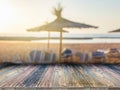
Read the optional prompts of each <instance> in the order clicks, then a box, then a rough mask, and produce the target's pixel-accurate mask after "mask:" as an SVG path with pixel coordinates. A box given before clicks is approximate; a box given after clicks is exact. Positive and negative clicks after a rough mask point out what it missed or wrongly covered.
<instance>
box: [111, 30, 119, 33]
mask: <svg viewBox="0 0 120 90" xmlns="http://www.w3.org/2000/svg"><path fill="white" fill-rule="evenodd" d="M112 32H113V33H114V32H116V33H120V29H117V30H113V31H110V33H112Z"/></svg>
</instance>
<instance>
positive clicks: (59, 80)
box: [0, 65, 120, 90]
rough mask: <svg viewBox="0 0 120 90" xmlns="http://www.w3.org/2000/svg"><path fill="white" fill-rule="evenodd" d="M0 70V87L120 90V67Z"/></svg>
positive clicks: (50, 67)
mask: <svg viewBox="0 0 120 90" xmlns="http://www.w3.org/2000/svg"><path fill="white" fill-rule="evenodd" d="M1 67H4V68H1V69H0V87H1V88H8V89H9V88H13V89H25V88H26V89H27V88H34V89H45V90H46V89H55V90H56V89H71V90H73V89H81V90H90V89H91V90H96V89H97V90H99V89H100V90H101V89H102V90H108V89H113V90H114V89H115V88H118V89H120V88H119V87H120V65H35V66H33V65H26V66H25V65H13V66H8V67H6V66H4V65H3V66H2V65H1Z"/></svg>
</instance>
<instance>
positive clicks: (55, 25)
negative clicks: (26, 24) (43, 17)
mask: <svg viewBox="0 0 120 90" xmlns="http://www.w3.org/2000/svg"><path fill="white" fill-rule="evenodd" d="M62 11H63V8H62V7H61V5H60V4H58V7H57V8H54V10H53V14H54V15H55V16H56V17H57V18H56V19H55V20H54V21H52V22H50V23H47V24H45V25H42V26H38V27H35V28H31V29H28V30H27V31H36V32H39V31H51V32H52V31H53V32H54V31H56V32H59V31H60V29H61V28H98V27H97V26H92V25H88V24H84V23H79V22H74V21H70V20H67V19H65V18H63V17H62V15H61V13H62Z"/></svg>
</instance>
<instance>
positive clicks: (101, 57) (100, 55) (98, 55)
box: [92, 51, 105, 63]
mask: <svg viewBox="0 0 120 90" xmlns="http://www.w3.org/2000/svg"><path fill="white" fill-rule="evenodd" d="M104 61H105V54H104V52H98V51H95V52H92V62H93V63H104Z"/></svg>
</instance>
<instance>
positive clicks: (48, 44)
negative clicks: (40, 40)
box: [47, 31, 50, 49]
mask: <svg viewBox="0 0 120 90" xmlns="http://www.w3.org/2000/svg"><path fill="white" fill-rule="evenodd" d="M47 47H48V49H49V48H50V31H48V45H47Z"/></svg>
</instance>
